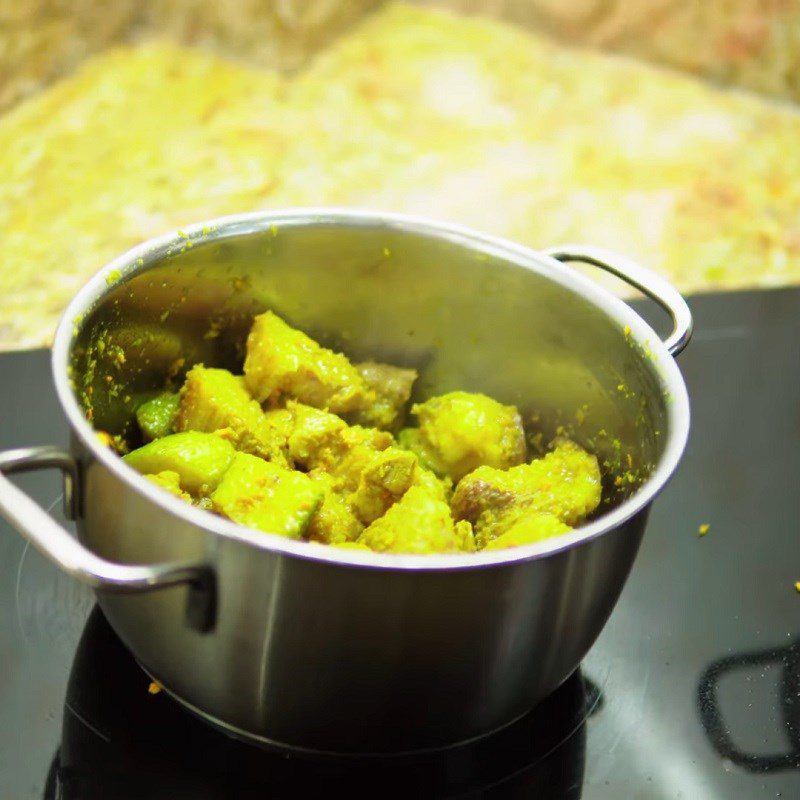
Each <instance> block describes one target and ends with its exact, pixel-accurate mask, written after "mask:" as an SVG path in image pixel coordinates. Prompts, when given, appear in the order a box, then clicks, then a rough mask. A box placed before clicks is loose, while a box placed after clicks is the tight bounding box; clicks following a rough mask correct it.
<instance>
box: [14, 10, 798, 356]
mask: <svg viewBox="0 0 800 800" xmlns="http://www.w3.org/2000/svg"><path fill="white" fill-rule="evenodd" d="M799 140H800V116H798V114H797V113H796V112H795V111H794V110H793V109H792V108H791V107H789V106H779V105H777V104H773V103H769V102H767V101H765V100H763V99H760V98H758V97H756V96H755V95H752V96H750V95H746V94H743V93H737V92H726V91H722V90H720V89H718V88H714V87H712V86H710V85H708V84H705V83H703V82H701V81H699V80H695V79H693V78H690V77H687V76H684V75H680V74H677V73H673V72H670V71H668V70H664V69H659V68H655V67H652V66H648V65H646V64H643V63H640V62H636V61H633V60H630V59H625V58H621V57H615V56H609V55H601V54H598V53H596V52H592V51H589V50H580V49H572V48H568V47H564V46H562V45H558V44H555V43H554V42H552V41H550V40H548V39H546V38H544V37H542V36H540V35H537V34H533V33H529V32H526V31H524V30H522V29H521V28H516V27H514V26H511V25H508V24H505V23H500V22H497V21H493V20H490V19H488V18H487V19H481V18H467V17H460V16H451V15H449V14H447V13H443V12H436V11H432V10H426V9H421V8H417V7H414V6H409V5H404V4H389V5H387V6H384V7H383V8H381V10H379V11H377V12H376V13H374V14H372V15H369V16H368V17H367V18H365V19H364V21H363V22H361V23H360V24H359V25H356V26H354V27H352V28H351V29H349V30H348V31H347V33H345V34H344V35H343V36H342V37H341V38H340V39H338V40H337V41H336V42H335V43H334V44H333V45H331V46H330V47H328V48H326V49H324V50H323V51H322V52H321V53H320V54H319V56H318V57H317V58H315V59H314V60H313V61H312V62H311V63H310V65H308V66H307V67H306V68H304V69H302V70H300V71H298V72H297V73H295V74H293V75H289V76H287V75H284V74H280V73H278V72H274V71H269V70H267V69H255V68H252V67H248V66H244V65H243V64H241V63H239V62H235V61H232V60H230V61H229V60H224V59H222V58H221V57H219V56H217V55H213V54H210V53H209V52H206V51H204V50H202V49H190V48H185V47H180V46H178V45H176V44H174V43H168V42H163V41H158V42H154V41H148V42H144V43H141V44H138V45H127V46H122V47H117V48H114V49H112V50H109V51H107V52H104V53H100V54H99V55H97V56H95V57H93V58H92V59H90V60H88V61H86V62H85V63H84V64H83V65H82V66H80V67H79V68H78V69H77V71H76V72H75V73H74V74H72V75H71V76H69V77H66V78H65V79H63V80H62V81H59V82H57V83H55V84H54V85H52V86H51V87H50V88H48V89H46V90H44V91H42V92H41V93H39V94H37V95H34V96H33V97H31V98H30V99H29V100H27V101H25V102H23V103H21V104H19V105H18V106H16V107H15V108H13V109H12V110H11V111H10V112H8V113H6V114H5V115H4V116H3V117H1V118H0V175H2V176H3V179H2V181H0V239H2V241H3V257H2V269H0V295H2V296H3V298H4V302H3V304H2V307H1V308H0V350H14V349H22V348H30V347H36V346H41V345H45V344H47V343H49V341H50V338H51V336H52V332H53V329H54V326H55V323H56V321H57V319H58V317H59V315H60V312H61V311H62V309H63V308H64V306H65V305H66V303H67V301H68V300H69V298H70V297H71V296H72V295H73V294H74V293H75V292H76V291H77V289H78V288H79V287H80V285H81V284H82V283H83V282H84V281H85V280H86V279H87V278H88V277H89V276H90V275H91V274H93V273H94V272H95V271H96V270H97V269H99V268H100V267H101V266H102V265H103V264H104V263H106V262H107V261H108V260H110V259H111V258H113V257H114V256H116V255H118V254H120V253H122V252H123V251H124V250H126V249H127V248H129V247H131V246H132V245H134V244H136V243H138V242H140V241H142V240H144V239H147V238H149V237H152V236H155V235H157V234H159V233H162V232H165V231H168V230H172V229H176V228H177V229H180V228H181V227H182V226H184V225H187V224H188V223H191V222H195V221H199V220H203V219H208V218H211V217H214V216H218V215H221V214H227V213H234V212H241V211H252V210H258V209H270V208H281V207H286V206H320V205H328V206H330V205H339V206H357V207H364V208H369V209H379V210H392V211H400V212H406V213H414V214H423V215H427V216H432V217H437V218H444V219H449V220H453V221H457V222H461V223H465V224H468V225H471V226H473V227H476V228H479V229H482V230H486V231H489V232H492V233H496V234H500V235H503V236H507V237H509V238H512V239H514V240H517V241H520V242H523V243H525V244H529V245H532V246H534V247H546V246H550V245H555V244H563V243H565V242H568V241H582V242H585V243H591V244H595V245H603V246H606V247H610V248H612V249H616V250H618V251H619V252H621V253H624V254H626V255H628V256H630V257H633V258H635V259H638V260H640V261H641V263H642V264H644V265H645V266H649V267H651V268H653V269H656V270H658V271H659V272H661V273H662V274H664V275H665V276H667V277H668V278H670V279H671V280H672V281H673V282H675V283H676V284H677V286H678V287H679V288H680V289H682V290H683V291H685V292H692V291H698V290H708V289H719V288H741V287H751V286H779V285H785V284H791V283H797V282H800V180H799V179H798V178H799V177H800V148H797V146H796V142H797V141H799Z"/></svg>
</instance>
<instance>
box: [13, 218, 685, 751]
mask: <svg viewBox="0 0 800 800" xmlns="http://www.w3.org/2000/svg"><path fill="white" fill-rule="evenodd" d="M554 256H556V257H554ZM557 258H562V259H564V260H567V259H572V258H577V259H581V260H584V261H590V262H592V263H596V264H599V265H602V266H605V267H607V268H609V269H611V270H612V271H614V272H617V273H618V274H622V275H624V276H625V277H627V278H628V279H629V280H630V281H631V282H632V283H634V284H636V285H638V286H639V287H640V288H643V289H644V290H645V291H647V292H648V293H649V294H651V295H653V296H654V297H656V299H658V300H659V301H660V302H661V303H662V304H663V305H665V307H667V308H668V309H669V310H670V311H671V313H672V315H673V319H674V321H675V326H676V330H675V332H674V333H673V336H672V337H671V339H670V341H669V342H668V343H667V344H668V346H665V345H664V344H663V343H662V342H661V341H660V340H659V339H658V337H657V336H656V335H655V333H654V332H653V331H652V330H651V329H650V328H649V327H648V326H647V325H646V324H645V323H644V322H643V321H642V320H641V319H640V318H639V317H638V316H637V315H636V314H635V313H634V312H632V311H631V310H630V309H629V308H628V307H627V306H625V305H624V304H623V303H622V302H621V301H619V300H618V299H616V298H614V297H611V296H610V295H608V294H607V293H606V292H604V291H603V290H601V289H599V288H597V287H596V286H595V285H594V284H593V283H592V282H591V281H589V280H588V279H587V278H585V277H583V276H582V275H580V274H577V273H575V272H574V271H573V270H572V269H571V268H570V267H567V266H564V265H562V264H561V263H560V262H559V260H557ZM264 308H272V309H274V310H275V311H276V312H278V313H280V314H282V315H283V316H285V317H286V318H287V319H288V320H289V321H290V322H291V323H292V324H294V325H296V326H298V327H300V328H302V329H304V330H307V331H309V332H310V333H311V334H312V335H315V336H316V337H318V338H319V339H321V340H322V341H323V342H325V343H326V344H329V345H331V346H335V347H339V348H342V349H343V350H344V351H345V352H347V353H348V354H349V355H351V356H352V357H353V358H356V359H359V358H373V359H383V360H386V361H390V362H392V363H396V364H402V365H409V366H414V367H416V368H417V369H418V370H419V371H420V375H421V377H420V381H419V385H418V386H417V389H416V392H417V394H418V395H419V396H429V395H431V394H433V393H439V392H444V391H449V390H452V389H456V388H460V389H468V390H476V391H484V392H486V393H488V394H490V395H492V396H494V397H496V398H498V399H500V400H502V401H505V402H511V403H515V404H517V405H518V406H519V407H520V409H521V410H522V412H523V416H524V417H525V419H526V421H527V422H528V423H529V426H530V427H531V429H532V430H533V429H535V430H537V431H541V432H542V433H543V434H544V436H545V437H549V436H550V435H553V434H554V433H555V432H556V431H558V430H560V429H566V430H567V432H568V433H569V434H570V435H572V436H574V437H575V438H576V439H578V440H579V441H581V442H583V443H584V444H586V445H587V446H590V447H592V448H593V449H594V450H595V451H596V452H598V453H599V454H600V456H601V460H603V461H604V462H605V468H606V483H607V486H606V496H607V498H608V506H607V508H606V509H605V512H604V513H603V514H602V515H601V516H600V517H599V518H598V519H596V520H595V521H593V522H591V523H590V524H588V525H586V526H584V527H583V528H581V529H579V530H578V531H575V532H574V533H572V534H569V535H568V536H565V537H562V538H559V539H554V540H551V541H549V542H544V543H541V544H539V545H533V546H529V547H523V548H516V549H514V550H508V551H503V552H495V553H479V554H475V555H437V556H392V555H385V554H369V553H359V552H351V551H338V550H335V549H329V548H325V547H323V546H321V545H313V544H308V543H305V542H291V541H287V540H285V539H282V538H280V537H276V536H272V535H269V534H263V533H258V532H255V531H249V530H245V529H242V528H240V527H238V526H236V525H234V524H232V523H230V522H228V521H225V520H222V519H219V518H216V517H214V516H212V515H210V514H208V513H206V512H203V511H201V510H199V509H195V508H191V507H189V506H186V505H185V504H183V503H181V502H180V501H179V500H177V499H174V498H172V497H170V496H168V495H167V494H166V493H163V492H161V491H160V490H158V489H157V488H156V487H154V486H152V485H150V484H149V483H148V482H147V481H145V480H144V479H143V478H141V477H140V476H138V475H136V474H135V473H133V472H132V471H131V470H130V469H129V468H127V466H126V465H125V464H123V463H122V462H121V461H120V460H119V459H118V458H117V457H116V456H115V455H114V454H113V453H112V452H111V451H110V450H108V449H106V448H104V447H102V445H101V444H100V443H99V442H98V441H97V439H96V437H95V435H94V433H93V431H92V429H91V426H90V425H89V423H88V422H87V421H86V420H85V418H84V413H83V410H82V408H81V406H80V404H79V402H78V400H77V399H76V393H77V394H81V393H85V392H86V390H87V388H88V387H89V386H90V385H91V387H92V395H93V400H92V403H93V408H94V415H95V419H94V420H93V422H94V423H95V425H96V426H98V427H102V428H104V429H106V430H109V431H110V432H111V433H125V431H127V430H129V426H130V420H131V416H132V408H133V406H134V404H135V402H136V400H135V396H136V394H137V392H142V391H147V390H148V389H152V388H154V387H155V386H157V385H159V384H160V383H162V382H163V379H164V375H165V374H166V372H167V371H169V370H175V369H179V368H180V367H181V363H180V362H176V359H179V358H183V359H185V362H184V363H183V364H182V366H183V367H185V366H186V364H187V363H190V362H194V361H198V360H202V361H204V362H205V363H207V364H210V363H214V364H220V365H225V366H230V367H232V368H240V365H241V354H242V342H243V337H244V334H245V333H246V330H247V326H248V324H249V321H250V319H251V318H252V315H253V314H254V313H257V312H258V311H260V310H262V309H264ZM690 323H691V320H690V318H689V317H688V312H687V311H686V308H685V305H684V304H682V301H681V300H680V298H679V297H678V296H677V295H676V294H675V293H674V291H673V290H671V289H670V288H669V287H666V286H665V285H664V284H663V283H661V282H660V281H659V280H658V279H657V278H655V277H654V276H652V275H650V274H648V273H646V272H644V271H642V270H641V269H639V268H637V267H635V266H633V265H631V264H629V263H627V262H624V260H620V259H617V258H616V257H615V258H611V257H609V256H608V255H607V254H601V253H598V251H593V250H591V249H587V248H582V249H581V248H579V249H576V248H565V249H564V250H563V251H559V252H557V253H554V254H550V255H545V254H541V253H535V252H533V251H530V250H527V249H525V248H521V247H518V246H515V245H512V244H510V243H507V242H503V241H499V240H495V239H493V238H491V237H485V236H481V235H479V234H475V233H472V232H470V231H466V230H463V229H460V228H456V227H452V226H446V225H438V224H434V223H430V222H425V221H420V220H414V219H410V218H406V217H398V216H391V215H371V214H365V213H359V212H329V211H318V212H314V211H290V212H283V213H275V214H268V213H264V214H255V215H246V216H240V217H235V218H228V219H225V220H220V221H218V222H216V223H211V224H207V225H205V226H197V227H195V228H192V229H188V230H187V231H185V232H182V233H181V234H179V235H176V236H173V237H166V238H164V239H162V240H158V241H156V242H152V243H148V244H147V245H143V246H142V247H141V248H138V249H137V250H135V251H133V252H132V253H129V254H127V255H126V256H123V257H122V258H121V259H118V260H117V261H116V262H114V263H112V264H111V265H109V266H108V267H107V268H106V269H105V270H104V271H103V272H102V273H101V274H99V275H98V276H97V277H96V278H95V279H93V281H92V282H90V283H89V284H88V285H87V286H86V287H85V288H84V290H83V291H82V292H81V293H80V294H79V295H78V296H77V297H76V299H75V301H74V302H73V305H72V306H71V308H70V309H69V310H68V312H67V315H66V317H65V322H64V323H63V324H62V326H61V328H60V330H59V333H58V336H57V340H56V344H55V346H54V354H53V364H54V378H55V382H56V387H57V391H58V392H59V396H60V399H61V402H62V404H63V405H64V409H65V411H66V413H67V415H68V417H69V419H70V422H71V425H72V427H73V448H72V453H71V457H70V456H67V455H66V454H58V453H55V452H54V451H52V450H49V451H47V452H43V451H37V452H36V453H28V454H26V453H19V452H18V453H16V454H6V455H5V457H3V456H0V466H3V465H4V469H5V471H12V470H13V469H15V468H16V469H19V468H29V467H31V466H41V465H51V466H52V465H55V466H59V467H61V468H62V469H64V470H65V472H66V473H67V474H68V475H69V476H70V478H71V481H72V482H73V483H75V486H76V488H77V492H76V493H75V514H76V516H77V518H78V530H79V539H80V542H75V541H74V540H70V541H69V542H67V541H65V540H64V538H63V537H64V536H65V535H66V534H63V531H62V532H60V533H59V532H57V531H54V530H52V529H50V528H48V527H47V525H46V519H47V518H46V516H45V515H44V512H41V510H38V511H39V516H36V517H35V519H34V518H33V517H32V516H31V514H34V511H33V509H32V508H31V507H30V506H32V503H30V501H29V499H28V498H24V499H25V500H26V501H27V502H28V504H29V505H27V504H23V505H20V503H22V502H23V501H22V499H21V497H24V496H23V495H22V494H21V492H19V490H18V489H16V488H15V487H13V486H12V484H10V482H8V481H7V480H6V479H2V478H0V481H2V483H1V484H0V508H2V509H3V511H4V513H5V514H6V516H7V517H9V518H10V519H11V520H12V522H14V523H15V524H16V525H17V527H19V528H20V529H21V530H23V532H25V533H26V535H28V536H29V538H31V539H32V540H33V541H34V543H35V544H37V545H38V546H39V547H40V548H41V549H42V550H44V551H45V552H47V553H48V555H50V556H51V557H53V558H54V559H55V560H57V561H58V562H59V563H60V564H61V565H62V566H63V567H64V568H65V569H67V571H69V572H71V573H72V574H75V575H76V576H77V577H79V578H81V579H83V580H86V581H88V582H89V583H91V584H92V585H94V586H95V587H96V588H97V590H98V598H99V602H100V604H101V606H102V607H103V610H104V611H105V613H106V615H107V617H108V619H109V620H110V622H111V624H112V625H113V626H114V628H115V630H116V631H117V632H118V633H119V635H120V636H121V638H122V639H123V640H124V641H125V643H126V644H127V645H128V647H129V648H130V649H131V651H132V652H133V653H134V655H135V656H136V658H137V659H138V660H139V661H140V663H141V664H142V665H143V667H144V668H145V669H146V670H147V671H148V672H149V673H150V674H151V675H152V676H153V677H154V678H155V679H157V680H158V681H159V682H160V683H161V684H162V685H163V686H164V687H165V688H166V689H167V691H169V692H170V693H171V694H173V695H174V696H175V697H177V698H178V699H179V700H181V701H182V702H183V703H185V704H186V705H187V706H189V707H191V708H192V709H194V710H195V711H196V712H198V713H200V714H201V715H203V716H205V717H206V718H208V719H210V720H211V721H213V722H214V723H216V724H218V725H221V726H223V727H225V728H226V729H228V730H229V731H231V732H234V733H237V734H240V735H243V736H246V737H249V738H254V739H258V740H260V741H262V742H265V743H275V744H279V745H282V746H288V747H293V748H300V749H306V750H313V751H326V752H351V753H385V752H402V751H414V750H422V749H428V748H437V747H442V746H446V745H450V744H453V743H456V742H461V741H465V740H469V739H471V738H473V737H478V736H481V735H483V734H486V733H488V732H490V731H492V730H494V729H497V728H499V727H501V726H504V725H506V724H508V723H509V722H511V721H512V720H514V719H515V718H517V717H519V716H520V715H522V714H523V713H525V712H526V711H527V710H528V709H530V708H531V707H532V706H533V705H534V704H535V703H536V702H537V701H539V700H540V699H542V698H543V697H545V696H546V695H547V694H549V693H550V692H552V691H553V690H554V689H555V688H556V687H557V686H558V685H559V684H560V683H562V682H563V681H564V680H565V679H566V678H567V677H568V676H569V675H570V674H571V673H572V671H573V670H574V669H575V668H576V667H577V666H578V664H579V662H580V660H581V659H582V658H583V656H584V655H585V654H586V652H587V650H588V649H589V647H590V646H591V645H592V643H593V642H594V640H595V638H596V637H597V635H598V634H599V632H600V630H601V629H602V627H603V625H604V623H605V622H606V620H607V618H608V616H609V614H610V613H611V611H612V609H613V607H614V604H615V602H616V601H617V598H618V597H619V594H620V592H621V590H622V587H623V585H624V583H625V580H626V577H627V575H628V573H629V570H630V569H631V565H632V564H633V561H634V558H635V555H636V552H637V548H638V546H639V542H640V540H641V537H642V533H643V530H644V526H645V521H646V517H647V513H648V509H649V506H650V503H651V501H652V499H653V497H654V496H655V494H656V493H657V492H658V491H659V490H660V489H661V488H662V487H663V484H664V483H665V481H666V480H667V479H668V477H669V475H670V474H671V473H672V471H673V470H674V468H675V466H676V465H677V462H678V460H679V458H680V455H681V452H682V450H683V447H684V444H685V441H686V436H687V432H688V403H687V399H686V391H685V387H684V384H683V381H682V379H681V377H680V374H679V372H678V370H677V368H676V367H675V365H674V363H673V361H672V357H671V354H670V352H669V351H670V349H671V350H673V351H677V350H678V349H680V348H681V347H682V346H683V344H685V342H686V340H687V339H688V336H689V333H690V330H689V328H690ZM134 329H135V330H134ZM132 330H134V333H131V331H132ZM143 331H144V333H142V332H143ZM148 331H149V332H150V333H148ZM155 331H161V332H166V334H165V336H166V338H164V337H161V336H160V334H158V335H156V334H155V333H153V332H155ZM151 334H153V335H151ZM103 337H106V339H105V342H106V345H108V344H109V343H110V346H103V348H102V352H98V348H97V343H98V342H99V341H100V340H101V339H102V338H103ZM119 348H121V352H123V357H122V358H120V356H119V352H120V350H119ZM87 363H90V365H91V368H92V370H93V373H92V377H91V379H90V380H89V379H86V378H85V377H84V376H85V372H86V368H87ZM70 369H72V370H73V372H72V379H73V380H72V381H70V379H69V377H70V376H69V374H68V373H69V371H70ZM106 374H108V375H112V377H113V380H108V379H106V378H105V375H106ZM117 378H118V379H119V382H120V383H118V382H117ZM120 384H121V385H124V386H125V391H122V392H120V391H119V390H118V389H113V388H106V389H104V388H103V387H104V386H106V387H109V386H114V385H120ZM104 392H105V394H104ZM9 487H11V489H9ZM11 491H14V492H15V493H16V494H14V495H13V497H12V496H11V495H10V494H9V492H11ZM23 506H24V507H23ZM14 509H16V510H14ZM52 525H53V527H54V528H55V527H56V526H55V524H54V523H52ZM56 540H57V541H56Z"/></svg>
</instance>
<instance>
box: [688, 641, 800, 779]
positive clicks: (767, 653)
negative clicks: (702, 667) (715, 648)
mask: <svg viewBox="0 0 800 800" xmlns="http://www.w3.org/2000/svg"><path fill="white" fill-rule="evenodd" d="M771 666H775V667H780V669H781V675H780V679H779V681H778V698H777V703H776V705H777V706H778V707H779V708H780V709H781V717H782V719H781V723H782V724H781V725H780V729H781V731H782V732H783V735H784V736H785V737H786V738H787V739H788V747H787V749H786V750H785V751H784V752H782V753H770V754H766V755H764V754H757V753H748V752H746V751H744V750H742V749H740V748H739V747H738V746H737V745H736V743H735V742H734V740H733V736H732V733H731V730H730V729H729V727H728V725H727V724H726V722H725V718H724V717H723V715H722V711H721V709H720V701H719V691H718V688H719V684H720V682H721V680H722V679H723V678H724V677H727V676H728V675H731V674H733V673H735V672H743V671H747V670H752V669H754V668H759V669H761V670H762V674H763V671H764V670H765V669H766V668H768V667H771ZM697 702H698V708H699V711H700V720H701V722H702V723H703V727H704V728H705V731H706V734H707V735H708V738H709V739H710V741H711V744H712V745H713V746H714V749H715V750H716V751H717V752H718V753H719V754H720V755H721V756H722V757H723V758H726V759H728V760H729V761H731V762H733V763H734V764H736V765H737V766H740V767H743V768H744V769H746V770H748V771H750V772H776V771H779V770H787V769H800V638H798V639H795V640H794V641H793V642H792V643H791V644H790V645H789V646H788V647H776V648H772V649H769V650H759V651H753V652H749V653H740V654H736V655H732V656H728V657H727V658H722V659H720V660H719V661H715V662H713V663H712V664H711V665H710V666H709V667H708V668H707V669H706V671H705V672H704V673H703V676H702V677H701V679H700V683H699V685H698V688H697Z"/></svg>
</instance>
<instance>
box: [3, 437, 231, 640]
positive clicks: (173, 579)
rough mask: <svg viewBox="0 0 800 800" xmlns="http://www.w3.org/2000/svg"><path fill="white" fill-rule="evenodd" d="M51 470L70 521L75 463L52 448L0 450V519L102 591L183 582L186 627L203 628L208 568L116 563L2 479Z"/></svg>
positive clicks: (210, 582) (76, 498) (209, 592)
mask: <svg viewBox="0 0 800 800" xmlns="http://www.w3.org/2000/svg"><path fill="white" fill-rule="evenodd" d="M52 467H55V468H57V469H60V470H61V472H62V474H63V476H64V506H65V513H66V514H67V516H68V517H69V518H70V519H75V518H76V517H77V516H78V513H79V503H80V492H79V491H77V483H78V464H77V463H76V461H75V459H74V458H73V457H72V456H71V455H70V454H69V453H67V452H65V451H64V450H60V449H58V448H57V447H47V446H46V447H24V448H20V449H18V450H6V451H5V452H0V515H2V516H3V517H5V518H6V519H7V520H8V522H9V523H11V525H12V526H13V527H14V528H16V529H17V530H18V531H19V532H20V533H21V534H22V535H23V536H24V537H25V538H26V539H27V540H28V541H29V542H30V543H31V544H32V545H33V546H34V547H36V548H37V549H38V550H39V551H40V552H41V553H43V554H44V555H45V556H47V557H48V558H49V559H50V560H51V561H53V562H54V563H55V564H56V566H58V567H59V568H60V569H62V570H63V571H64V572H66V573H67V574H68V575H72V576H73V577H74V578H77V579H78V580H79V581H81V582H83V583H86V584H88V585H89V586H91V587H93V588H94V589H100V590H102V591H104V592H116V593H133V592H149V591H153V590H155V589H164V588H166V587H169V586H178V585H181V584H188V586H189V589H190V593H189V603H188V606H187V617H188V622H189V624H191V625H192V627H195V628H197V629H200V630H207V629H208V628H209V627H210V626H211V624H212V622H213V616H214V605H215V603H214V594H215V593H214V579H213V572H212V570H211V569H210V567H208V566H206V565H204V564H197V563H171V564H170V563H167V564H116V563H114V562H113V561H107V560H106V559H104V558H101V557H100V556H98V555H95V553H93V552H92V551H91V550H89V549H87V548H86V547H84V546H83V545H82V544H81V543H80V542H79V541H78V540H77V539H76V538H75V537H74V536H72V535H71V534H70V533H69V531H67V530H66V529H64V528H63V527H61V525H59V524H58V523H57V522H56V521H55V520H54V519H53V518H52V517H51V516H50V515H49V514H48V513H47V512H46V511H45V510H44V509H43V508H42V507H41V506H40V505H39V504H38V503H36V501H35V500H33V499H32V498H31V497H29V496H28V495H27V494H25V492H23V491H22V489H20V488H19V487H17V486H15V485H14V484H13V483H11V481H10V480H8V478H7V477H5V476H6V475H10V474H13V473H15V472H29V471H31V470H37V469H45V468H52Z"/></svg>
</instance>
